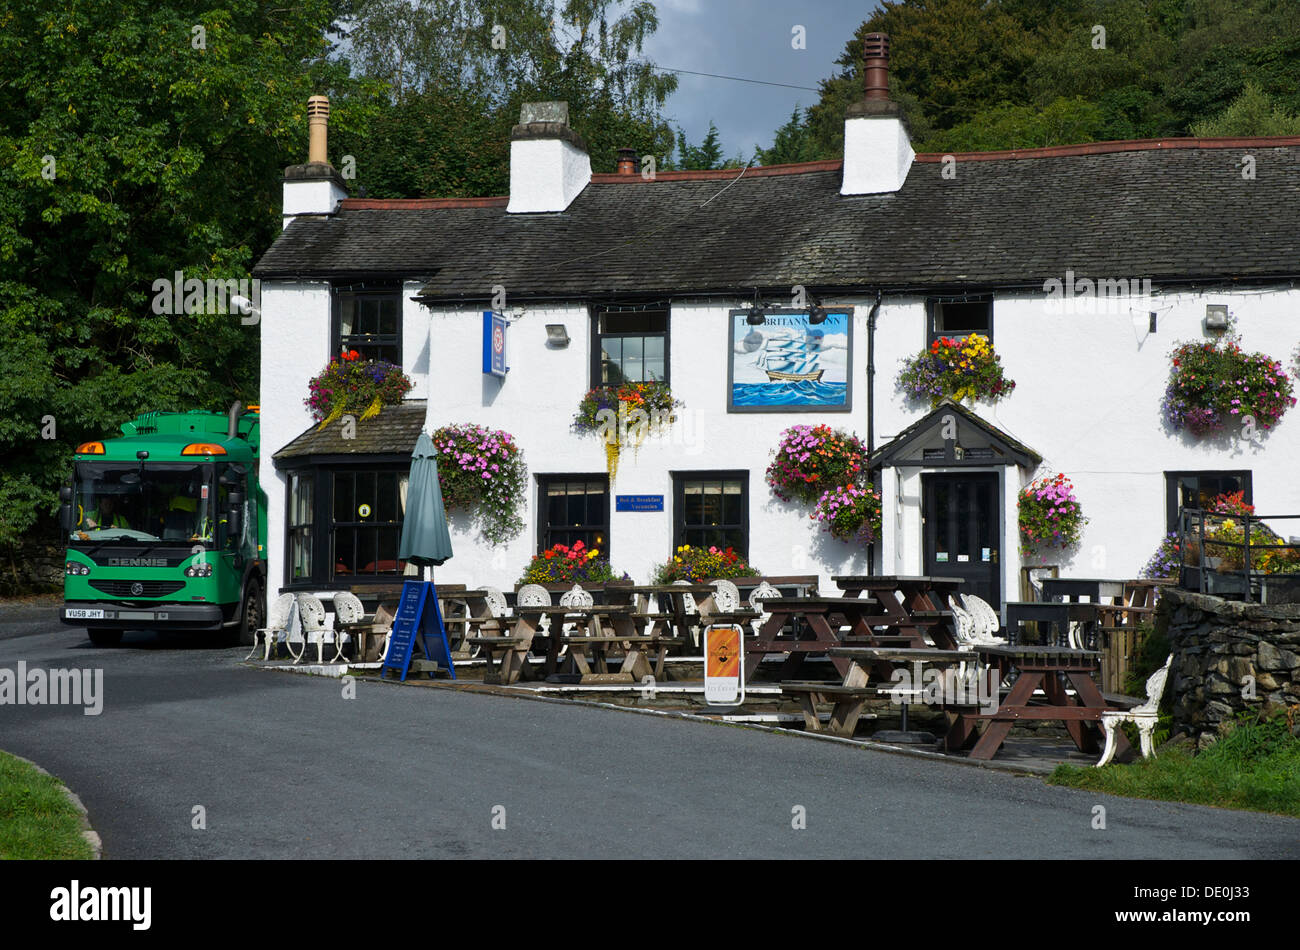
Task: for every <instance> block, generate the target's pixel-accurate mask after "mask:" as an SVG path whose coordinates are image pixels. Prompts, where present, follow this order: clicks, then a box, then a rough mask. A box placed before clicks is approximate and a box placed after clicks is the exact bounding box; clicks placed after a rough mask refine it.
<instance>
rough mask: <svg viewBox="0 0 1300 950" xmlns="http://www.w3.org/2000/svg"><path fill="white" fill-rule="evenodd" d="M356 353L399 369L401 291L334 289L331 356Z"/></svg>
mask: <svg viewBox="0 0 1300 950" xmlns="http://www.w3.org/2000/svg"><path fill="white" fill-rule="evenodd" d="M344 350H356V351H357V352H358V353H360V354H361V358H362V359H368V360H369V359H381V360H388V361H389V362H390V363H396V364H397V365H398V366H401V365H402V287H401V285H400V284H391V285H384V286H374V285H362V286H358V287H335V288H334V352H333V354H331V355H337V354H338V353H340V352H342V351H344Z"/></svg>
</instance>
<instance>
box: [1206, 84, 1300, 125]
mask: <svg viewBox="0 0 1300 950" xmlns="http://www.w3.org/2000/svg"><path fill="white" fill-rule="evenodd" d="M1192 134H1193V135H1196V136H1200V137H1204V138H1213V137H1215V136H1236V135H1300V116H1296V115H1294V114H1293V113H1291V112H1288V111H1287V110H1286V109H1284V108H1282V107H1281V106H1280V105H1278V103H1277V102H1276V101H1275V100H1274V99H1273V97H1272V96H1270V95H1269V94H1268V93H1266V92H1265V91H1264V90H1263V89H1261V88H1260V87H1259V86H1257V85H1256V84H1255V83H1253V82H1248V83H1246V88H1245V89H1244V90H1243V91H1242V93H1241V95H1239V96H1238V97H1237V98H1236V99H1234V100H1233V101H1232V104H1231V105H1230V106H1228V108H1226V109H1224V110H1223V111H1222V112H1221V113H1219V114H1218V115H1217V116H1214V117H1212V118H1209V119H1203V120H1201V121H1200V122H1194V123H1192Z"/></svg>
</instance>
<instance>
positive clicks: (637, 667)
mask: <svg viewBox="0 0 1300 950" xmlns="http://www.w3.org/2000/svg"><path fill="white" fill-rule="evenodd" d="M619 672H620V673H630V674H631V675H632V680H633V681H634V682H637V683H641V682H644V681H645V678H646V677H647V676H654V671H653V670H652V669H651V668H650V661H649V660H648V659H646V655H645V651H644V650H642V649H641V648H640V647H638V646H632V645H629V646H628V649H627V652H626V653H624V654H623V665H622V666H620V667H619Z"/></svg>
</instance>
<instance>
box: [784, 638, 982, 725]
mask: <svg viewBox="0 0 1300 950" xmlns="http://www.w3.org/2000/svg"><path fill="white" fill-rule="evenodd" d="M827 653H828V655H829V656H831V657H832V658H834V659H842V660H846V661H847V663H848V665H847V668H846V669H845V672H844V678H843V681H842V682H840V683H820V682H811V681H806V682H784V683H782V684H781V693H782V694H783V695H790V696H794V697H795V698H797V699H798V700H799V706H800V709H801V710H802V712H803V719H804V725H805V726H806V727H807V729H808V731H809V732H827V733H830V734H831V735H835V736H840V737H842V738H846V739H847V738H851V737H852V735H853V731H854V729H856V728H857V725H858V720H859V719H861V718H862V708H863V706H865V705H866V703H867V700H869V699H872V698H875V697H877V696H880V695H890V694H893V695H895V696H897V695H899V694H898V692H897V688H896V687H895V686H893V685H892V684H893V678H892V676H891V677H890V683H891V685H890V686H886V685H884V684H882V685H880V686H871V685H870V679H871V671H872V670H875V671H876V672H877V674H878V677H879V678H881V679H883V678H884V677H883V676H879V673H880V670H881V668H882V665H883V668H884V670H886V671H888V670H889V669H890V666H889V664H891V663H919V664H922V665H939V666H956V665H958V664H961V663H965V662H967V661H968V660H970V654H969V653H966V652H963V651H961V650H934V649H914V648H906V647H831V648H830V649H829V650H828V651H827ZM917 688H919V684H913V688H912V691H914V690H915V689H917ZM818 703H823V704H825V703H831V704H832V709H831V717H830V722H829V723H828V724H827V726H826V728H825V729H823V728H822V724H821V719H820V717H819V716H818V715H817V704H818ZM903 708H904V710H906V708H907V707H906V705H905V704H904V706H903ZM904 715H905V714H904ZM904 728H906V719H904Z"/></svg>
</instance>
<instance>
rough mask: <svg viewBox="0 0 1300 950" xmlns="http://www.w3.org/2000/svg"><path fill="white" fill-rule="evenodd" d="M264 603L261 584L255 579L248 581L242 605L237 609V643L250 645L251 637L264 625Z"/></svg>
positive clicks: (251, 642) (245, 645)
mask: <svg viewBox="0 0 1300 950" xmlns="http://www.w3.org/2000/svg"><path fill="white" fill-rule="evenodd" d="M265 620H266V604H265V603H264V602H263V600H262V585H261V584H259V583H258V582H257V581H249V582H248V590H247V591H246V592H245V593H244V606H243V608H242V609H241V610H240V611H239V645H240V646H244V647H251V646H252V645H253V637H254V636H255V635H256V633H257V631H258V630H260V629H261V628H262V627H263V626H264V625H265Z"/></svg>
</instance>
